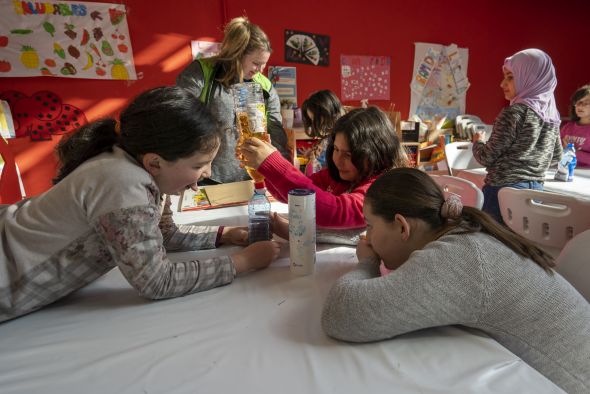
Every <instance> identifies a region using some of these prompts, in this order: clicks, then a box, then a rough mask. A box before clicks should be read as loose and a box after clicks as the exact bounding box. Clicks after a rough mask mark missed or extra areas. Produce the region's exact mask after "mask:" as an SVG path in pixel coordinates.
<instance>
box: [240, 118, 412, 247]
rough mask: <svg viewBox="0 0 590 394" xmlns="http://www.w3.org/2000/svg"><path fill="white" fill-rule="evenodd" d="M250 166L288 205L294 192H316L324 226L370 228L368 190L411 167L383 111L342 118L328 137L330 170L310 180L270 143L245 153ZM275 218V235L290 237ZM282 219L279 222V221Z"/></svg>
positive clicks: (250, 146) (251, 144)
mask: <svg viewBox="0 0 590 394" xmlns="http://www.w3.org/2000/svg"><path fill="white" fill-rule="evenodd" d="M240 153H241V154H243V157H244V162H245V164H246V165H248V166H249V167H253V168H256V169H258V171H259V172H260V173H261V174H262V175H264V177H265V182H266V185H267V187H268V190H269V191H270V192H271V194H272V195H273V196H274V197H275V198H276V199H277V200H279V201H281V202H287V194H288V192H289V190H291V189H301V188H306V189H313V190H315V192H316V221H317V225H318V227H323V228H332V229H333V228H339V229H343V228H349V229H351V228H364V227H365V219H364V216H363V202H364V197H365V193H366V191H367V189H368V188H369V186H370V185H371V184H372V183H373V181H374V180H375V179H376V178H377V177H378V176H379V175H381V174H382V173H383V172H385V171H387V170H389V169H391V168H395V167H404V166H407V163H408V162H407V157H406V154H405V152H404V150H403V148H402V146H401V143H400V140H399V138H398V136H397V133H396V131H395V128H394V126H393V125H392V123H391V121H390V120H389V118H388V117H387V115H386V114H385V113H384V112H383V111H381V110H380V109H379V108H377V107H369V108H358V109H354V110H352V111H350V112H349V113H347V114H346V115H344V116H342V117H341V118H339V119H338V120H337V121H336V123H335V125H334V132H333V133H332V134H331V135H330V137H329V138H328V146H327V149H326V161H327V168H325V169H322V170H320V171H319V172H316V173H314V174H312V175H311V176H310V177H307V176H305V174H303V173H302V172H301V171H300V170H299V169H297V168H295V167H294V166H293V164H291V163H290V162H289V161H287V160H286V159H285V158H283V157H282V156H281V155H280V153H279V152H278V151H277V150H276V149H275V148H274V147H273V146H272V145H271V144H270V143H268V142H265V141H262V140H259V139H256V138H252V139H249V140H247V141H246V142H245V143H244V145H243V146H242V148H241V151H240ZM280 220H281V219H280V218H278V216H277V215H275V223H273V226H274V230H275V233H277V235H279V236H281V237H283V238H287V237H288V234H286V232H282V231H280V230H279V231H277V228H282V229H284V230H286V228H287V226H286V225H285V224H286V223H285V222H284V221H282V222H280ZM277 221H279V223H277Z"/></svg>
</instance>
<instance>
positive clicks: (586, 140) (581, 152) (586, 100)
mask: <svg viewBox="0 0 590 394" xmlns="http://www.w3.org/2000/svg"><path fill="white" fill-rule="evenodd" d="M570 119H571V121H569V122H567V123H566V124H565V125H564V126H563V127H562V128H561V132H560V133H561V142H562V143H563V146H567V144H569V143H572V144H574V146H575V147H576V158H577V159H578V164H577V165H578V166H579V167H590V85H585V86H582V87H581V88H579V89H578V90H576V92H575V93H574V95H573V96H572V100H571V105H570Z"/></svg>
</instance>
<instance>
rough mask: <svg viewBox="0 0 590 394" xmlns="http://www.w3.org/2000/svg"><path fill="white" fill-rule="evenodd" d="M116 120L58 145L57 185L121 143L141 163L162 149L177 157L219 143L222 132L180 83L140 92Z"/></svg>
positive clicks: (94, 125) (171, 157)
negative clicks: (88, 162) (89, 160)
mask: <svg viewBox="0 0 590 394" xmlns="http://www.w3.org/2000/svg"><path fill="white" fill-rule="evenodd" d="M116 125H117V122H116V120H114V119H112V118H109V119H102V120H98V121H96V122H93V123H91V124H88V125H86V126H83V127H81V128H80V129H78V131H76V132H75V133H74V134H72V135H71V136H70V137H69V138H67V139H64V140H62V141H61V142H60V143H59V145H58V146H57V148H56V150H57V154H58V157H59V160H60V162H61V167H60V169H59V172H58V175H57V177H56V178H55V179H54V180H53V182H54V184H56V183H58V182H59V181H61V180H62V179H63V178H65V177H66V176H67V175H68V174H69V173H71V172H72V171H74V170H75V169H76V168H77V167H78V166H79V165H81V164H82V163H84V162H85V161H86V160H88V159H90V158H92V157H94V156H96V155H98V154H100V153H103V152H108V151H112V149H113V145H117V146H119V147H121V148H122V149H123V150H125V151H126V152H127V153H129V154H130V155H131V156H133V157H134V158H135V159H136V160H138V161H140V160H141V157H142V156H143V155H144V154H146V153H156V154H158V155H160V156H161V157H162V158H163V159H164V160H167V161H175V160H178V159H180V158H184V157H188V156H191V155H192V154H194V153H195V152H203V153H209V152H211V151H213V150H214V149H215V148H217V147H218V146H219V142H220V140H221V136H222V134H221V133H222V132H221V129H220V128H219V127H218V123H217V121H216V119H215V118H214V117H213V115H212V114H211V112H210V111H209V110H208V109H207V108H206V107H205V106H204V105H203V104H202V103H201V102H200V101H199V98H198V97H196V96H195V95H193V94H192V93H191V92H190V91H188V90H186V89H183V88H181V87H179V86H167V87H160V88H155V89H151V90H148V91H146V92H144V93H142V94H140V95H139V96H137V97H136V98H135V99H134V100H133V101H132V102H131V104H129V106H128V107H127V108H126V109H124V110H123V112H122V113H121V116H120V133H117V132H116V131H115V130H116Z"/></svg>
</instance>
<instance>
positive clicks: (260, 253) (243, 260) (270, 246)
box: [231, 241, 281, 274]
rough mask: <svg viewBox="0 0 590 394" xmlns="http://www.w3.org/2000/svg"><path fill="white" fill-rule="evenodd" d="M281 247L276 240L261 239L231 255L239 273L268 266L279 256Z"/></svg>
mask: <svg viewBox="0 0 590 394" xmlns="http://www.w3.org/2000/svg"><path fill="white" fill-rule="evenodd" d="M280 252H281V247H280V245H279V243H278V242H276V241H260V242H255V243H253V244H252V245H250V246H248V247H246V248H244V249H243V250H242V251H240V252H238V253H235V254H233V255H231V259H232V261H233V263H234V267H235V269H236V273H237V274H241V273H244V272H248V271H253V270H258V269H261V268H266V267H268V266H269V265H270V263H272V262H273V261H274V260H276V259H277V257H279V253H280Z"/></svg>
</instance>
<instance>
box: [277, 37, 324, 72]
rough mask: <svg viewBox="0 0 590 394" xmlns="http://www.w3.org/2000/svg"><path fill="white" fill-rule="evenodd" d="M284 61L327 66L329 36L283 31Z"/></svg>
mask: <svg viewBox="0 0 590 394" xmlns="http://www.w3.org/2000/svg"><path fill="white" fill-rule="evenodd" d="M285 61H287V62H295V63H304V64H313V65H314V66H326V67H327V66H329V65H330V36H323V35H320V34H314V33H306V32H303V31H297V30H285Z"/></svg>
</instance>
